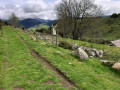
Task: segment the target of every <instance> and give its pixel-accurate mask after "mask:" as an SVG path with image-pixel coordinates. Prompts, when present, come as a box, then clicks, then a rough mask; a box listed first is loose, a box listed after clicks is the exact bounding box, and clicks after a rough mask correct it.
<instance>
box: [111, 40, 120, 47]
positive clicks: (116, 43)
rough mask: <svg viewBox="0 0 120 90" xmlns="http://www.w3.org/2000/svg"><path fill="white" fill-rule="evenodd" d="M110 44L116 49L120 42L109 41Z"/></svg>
mask: <svg viewBox="0 0 120 90" xmlns="http://www.w3.org/2000/svg"><path fill="white" fill-rule="evenodd" d="M111 44H112V45H113V46H116V47H120V40H115V41H111Z"/></svg>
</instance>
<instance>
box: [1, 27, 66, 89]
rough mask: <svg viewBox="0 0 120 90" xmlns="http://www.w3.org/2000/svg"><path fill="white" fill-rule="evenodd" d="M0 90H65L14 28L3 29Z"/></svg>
mask: <svg viewBox="0 0 120 90" xmlns="http://www.w3.org/2000/svg"><path fill="white" fill-rule="evenodd" d="M0 89H3V90H13V89H14V90H17V89H19V90H24V89H25V90H49V89H52V90H64V89H65V88H63V86H62V84H61V82H60V81H59V78H58V77H57V76H56V74H55V73H54V72H51V71H50V70H48V69H46V67H45V66H43V65H42V63H40V62H39V61H37V59H36V58H35V57H33V55H32V54H31V51H30V50H29V48H28V47H27V46H26V45H25V44H23V42H22V41H21V40H20V38H19V37H18V36H17V35H16V33H15V32H13V29H12V28H9V27H3V36H2V37H0Z"/></svg>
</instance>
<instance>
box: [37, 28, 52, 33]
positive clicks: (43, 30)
mask: <svg viewBox="0 0 120 90" xmlns="http://www.w3.org/2000/svg"><path fill="white" fill-rule="evenodd" d="M36 31H37V32H40V33H45V34H50V33H51V31H50V30H49V29H45V28H41V29H36Z"/></svg>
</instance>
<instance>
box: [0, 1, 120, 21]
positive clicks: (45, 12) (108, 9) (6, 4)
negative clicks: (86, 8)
mask: <svg viewBox="0 0 120 90" xmlns="http://www.w3.org/2000/svg"><path fill="white" fill-rule="evenodd" d="M59 2H60V0H0V18H2V19H8V18H9V17H10V15H11V13H12V12H15V14H16V15H17V16H18V17H19V18H21V19H25V18H41V19H52V20H53V19H56V14H55V6H56V5H57V4H58V3H59ZM95 3H96V4H98V5H99V6H100V7H101V8H102V10H103V12H104V14H105V15H110V14H112V13H119V12H120V0H95Z"/></svg>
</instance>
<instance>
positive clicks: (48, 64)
mask: <svg viewBox="0 0 120 90" xmlns="http://www.w3.org/2000/svg"><path fill="white" fill-rule="evenodd" d="M16 33H17V32H16ZM17 35H18V36H19V37H20V39H21V41H22V42H23V43H24V44H25V45H26V46H27V47H28V48H29V49H30V50H31V53H32V55H33V56H34V57H35V58H37V59H38V60H39V61H40V62H41V63H42V64H43V65H44V66H45V67H46V68H47V69H49V70H51V71H52V72H55V74H56V76H57V77H58V78H59V80H60V81H61V84H62V85H63V87H64V88H68V89H69V90H73V88H78V89H80V88H79V87H77V86H76V85H75V83H74V82H73V81H71V80H70V79H69V78H68V77H67V76H66V75H65V74H64V73H63V72H62V71H61V70H60V69H59V68H56V67H54V66H53V65H52V64H51V62H49V60H47V59H45V58H44V57H42V56H41V55H40V54H39V53H38V52H36V51H35V50H34V49H33V48H32V47H31V46H30V45H29V44H28V43H27V42H25V41H24V39H23V38H22V37H21V36H20V35H19V34H18V33H17Z"/></svg>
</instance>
